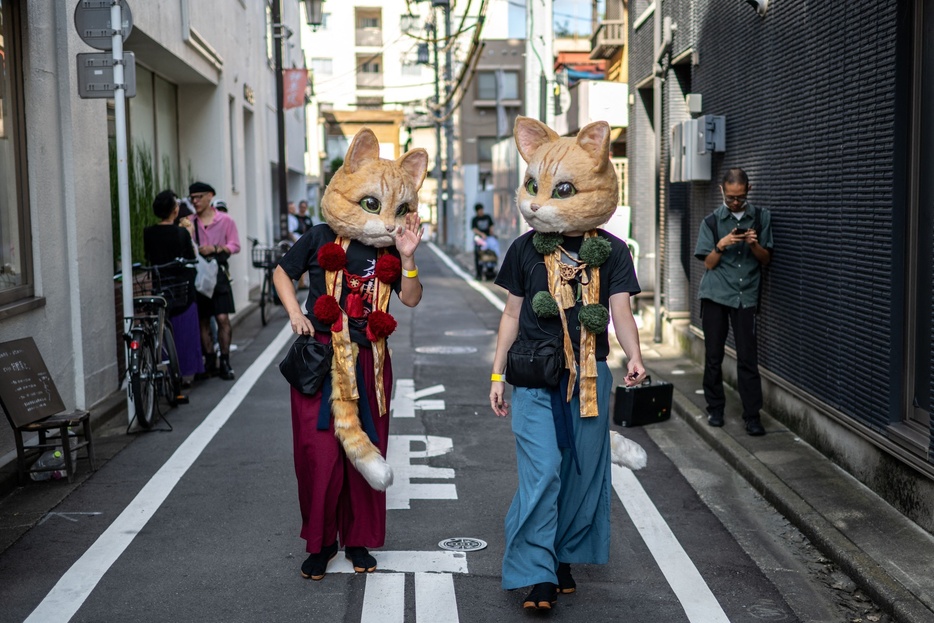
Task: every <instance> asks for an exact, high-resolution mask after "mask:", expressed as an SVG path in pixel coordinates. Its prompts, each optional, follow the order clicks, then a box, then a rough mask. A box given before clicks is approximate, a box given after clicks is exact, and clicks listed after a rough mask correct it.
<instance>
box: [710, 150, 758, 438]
mask: <svg viewBox="0 0 934 623" xmlns="http://www.w3.org/2000/svg"><path fill="white" fill-rule="evenodd" d="M751 188H752V186H751V185H750V184H749V176H748V175H747V174H746V172H745V171H743V170H742V169H739V168H734V169H730V170H728V171H727V172H726V174H725V175H724V176H723V182H722V183H721V185H720V193H721V197H722V198H723V203H722V204H721V205H720V206H719V207H718V208H717V209H716V210H714V211H713V213H712V214H709V215H707V217H706V218H705V219H704V220H703V222H702V223H701V226H700V233H699V234H698V237H697V247H696V249H695V251H694V256H695V257H696V258H697V259H699V260H701V261H702V262H704V266H705V268H706V269H707V270H706V272H705V273H704V276H703V278H702V279H701V283H700V289H699V291H698V298H699V299H700V301H701V325H702V327H703V329H704V348H705V356H704V398H705V400H706V401H707V413H708V417H707V423H708V424H709V425H710V426H723V411H724V406H725V405H726V397H725V395H724V391H723V356H724V348H725V346H726V338H727V333H728V331H729V328H730V326H732V327H733V338H734V340H735V342H736V376H737V386H738V389H739V396H740V399H741V401H742V403H743V421H744V423H745V427H746V432H747V433H748V434H749V435H752V436H759V435H764V434H765V428H763V426H762V422H761V420H760V418H759V411H760V410H761V409H762V380H761V378H760V376H759V355H758V348H757V345H756V313H757V312H758V308H759V290H760V287H761V281H762V267H763V266H767V265H768V264H769V262H770V261H771V259H772V245H773V242H772V217H771V214H770V213H769V211H768V210H767V209H765V208H760V207H756V206H753V205H752V204H750V203H749V201H748V199H747V197H748V195H749V191H750V189H751Z"/></svg>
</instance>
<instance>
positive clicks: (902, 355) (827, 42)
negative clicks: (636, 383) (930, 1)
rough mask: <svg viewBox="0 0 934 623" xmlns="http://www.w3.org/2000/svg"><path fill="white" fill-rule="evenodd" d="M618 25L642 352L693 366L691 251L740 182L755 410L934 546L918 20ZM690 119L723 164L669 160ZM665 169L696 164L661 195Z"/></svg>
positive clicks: (707, 11)
mask: <svg viewBox="0 0 934 623" xmlns="http://www.w3.org/2000/svg"><path fill="white" fill-rule="evenodd" d="M629 10H630V16H631V20H630V27H629V31H628V41H629V84H630V88H631V91H632V93H633V95H632V96H631V99H630V133H629V141H628V146H629V162H630V167H631V174H630V184H631V188H630V202H631V203H632V205H633V209H634V213H635V214H636V215H637V218H636V219H635V222H634V236H635V237H636V238H637V239H638V240H639V242H640V244H641V246H642V248H643V250H644V251H645V250H646V249H648V250H651V251H654V252H655V253H657V255H658V260H657V263H656V266H657V268H658V270H659V273H658V275H659V278H658V279H655V280H654V283H648V284H645V285H647V286H648V287H649V288H652V289H655V290H656V291H657V298H656V302H657V303H658V306H657V307H656V308H655V309H654V312H655V313H654V314H650V315H652V316H653V317H654V318H653V319H654V320H656V321H658V322H659V324H658V326H657V327H656V335H657V336H658V337H659V338H661V337H665V338H666V339H670V340H677V341H679V342H681V343H682V344H683V345H684V347H685V348H686V349H689V350H691V351H693V352H694V353H695V354H696V355H699V354H700V353H702V351H703V344H702V334H701V329H700V327H701V323H700V318H699V310H700V306H699V303H698V300H697V289H698V284H699V283H700V279H701V277H702V275H703V272H704V266H703V264H702V263H701V262H699V261H697V260H696V259H694V258H693V250H694V245H695V244H696V240H697V235H698V231H699V227H700V226H701V222H702V219H703V218H704V216H705V215H706V214H708V213H710V212H711V211H712V210H713V209H715V208H716V207H717V206H718V205H719V204H720V202H721V197H720V189H719V183H718V182H719V179H720V178H721V177H722V175H723V173H724V172H725V171H726V169H728V168H730V167H742V168H744V169H745V170H746V171H747V172H748V173H749V175H750V178H751V184H752V190H751V191H750V195H749V196H750V202H751V203H753V204H755V205H758V206H762V207H766V208H768V209H769V210H771V212H772V215H773V223H774V229H773V233H774V239H775V250H774V256H773V262H772V264H771V265H770V267H769V268H768V270H767V274H766V277H765V279H764V290H763V295H762V300H761V311H760V313H759V316H758V333H759V346H760V368H761V370H762V372H763V377H764V382H765V390H766V409H767V410H768V411H769V412H770V413H772V414H773V415H775V416H776V417H777V418H778V419H779V420H780V421H782V422H783V423H784V424H786V425H788V426H789V427H790V428H792V429H793V430H794V431H795V432H796V433H797V434H799V435H800V436H801V437H802V438H804V439H806V440H807V441H808V442H810V443H811V444H813V445H814V446H815V447H816V448H818V449H819V450H820V451H822V452H824V453H825V454H827V455H828V456H830V457H832V458H833V459H834V460H835V461H836V462H837V463H838V464H840V465H841V466H842V467H843V468H845V469H846V470H848V471H849V472H850V473H852V474H853V475H854V476H856V477H857V478H859V479H860V480H861V481H863V482H864V483H866V484H867V485H869V486H870V487H871V488H873V489H874V490H876V491H877V492H879V493H880V494H881V495H882V496H883V497H885V498H886V499H887V500H888V501H889V502H890V503H892V504H893V505H894V506H896V507H897V508H899V509H901V510H902V512H904V513H906V514H907V515H908V516H910V517H911V518H912V519H914V520H915V521H917V522H918V523H919V524H921V525H922V526H924V527H925V528H927V529H928V530H932V529H934V519H932V518H934V482H932V479H934V452H932V449H934V434H932V423H931V418H930V413H931V404H932V394H934V385H932V376H934V366H932V361H931V350H932V343H934V334H932V314H934V307H932V304H931V291H932V273H934V260H932V233H934V225H932V223H934V201H932V193H934V181H932V177H931V176H930V175H928V174H927V171H929V170H930V169H931V166H932V164H934V162H932V161H931V154H932V153H934V152H932V150H931V148H932V146H934V138H932V137H934V131H932V129H931V124H930V123H928V121H929V120H930V119H931V118H932V115H931V113H932V112H934V96H932V89H931V86H930V85H931V84H932V83H934V39H932V38H931V37H930V36H929V35H930V33H931V32H932V27H934V11H932V10H931V8H930V7H929V6H925V3H924V2H922V1H921V0H884V1H871V0H860V1H855V2H849V3H847V5H846V9H845V10H842V9H841V7H840V6H838V5H836V4H834V3H816V4H815V3H809V2H805V1H804V0H783V1H782V2H774V3H771V6H770V7H769V8H768V11H767V12H766V14H765V15H764V16H761V15H759V14H758V13H757V12H756V11H754V10H753V9H752V8H751V7H750V5H749V4H748V3H745V2H740V1H738V0H737V1H736V2H713V1H712V0H661V1H658V2H651V3H650V2H649V0H632V2H631V3H630V6H629ZM689 94H690V95H691V97H688V95H689ZM700 114H711V115H722V116H723V117H725V128H726V134H725V139H726V140H725V152H723V153H720V152H715V153H710V150H709V149H708V150H707V153H706V155H703V154H700V153H699V152H696V151H692V150H691V146H689V145H688V144H687V143H684V148H683V149H678V148H677V147H675V149H674V150H672V147H671V145H672V140H677V136H678V131H677V128H678V127H680V128H683V127H686V126H684V125H683V123H684V122H689V123H690V122H692V120H695V119H696V118H697V117H698V115H700ZM692 127H696V126H692ZM673 128H675V131H674V132H673V131H672V130H673ZM711 145H712V143H711ZM681 158H683V159H690V160H691V162H692V163H697V165H698V166H699V168H698V169H697V170H696V171H695V173H694V174H692V175H691V176H690V177H689V178H687V179H691V180H692V181H673V180H676V179H685V178H684V177H683V175H681V174H683V173H684V172H685V171H686V169H685V168H684V166H680V165H681V162H680V159H681ZM703 158H706V161H704V160H703ZM705 162H706V164H705ZM705 166H706V167H709V173H707V172H706V171H704V170H703V169H704V167H705ZM697 171H701V174H697ZM705 178H706V179H705ZM640 214H641V215H643V217H645V218H643V219H642V220H639V217H638V215H640ZM725 372H726V374H727V376H728V377H729V376H730V375H732V374H734V372H733V371H732V370H730V369H729V367H728V369H727V370H725Z"/></svg>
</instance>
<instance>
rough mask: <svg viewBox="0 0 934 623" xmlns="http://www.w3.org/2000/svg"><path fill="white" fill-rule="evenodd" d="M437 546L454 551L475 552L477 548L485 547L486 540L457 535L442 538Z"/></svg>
mask: <svg viewBox="0 0 934 623" xmlns="http://www.w3.org/2000/svg"><path fill="white" fill-rule="evenodd" d="M438 547H440V548H441V549H447V550H451V551H454V552H476V551H477V550H481V549H485V548H486V541H483V540H480V539H474V538H471V537H466V536H457V537H453V538H450V539H444V540H443V541H441V542H440V543H438Z"/></svg>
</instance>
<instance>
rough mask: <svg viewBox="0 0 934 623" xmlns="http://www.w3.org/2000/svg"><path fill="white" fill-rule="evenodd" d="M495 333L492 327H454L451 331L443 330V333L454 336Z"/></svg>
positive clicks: (475, 335)
mask: <svg viewBox="0 0 934 623" xmlns="http://www.w3.org/2000/svg"><path fill="white" fill-rule="evenodd" d="M494 333H496V331H494V330H493V329H454V330H453V331H445V332H444V334H445V335H451V336H454V337H478V336H481V335H493V334H494Z"/></svg>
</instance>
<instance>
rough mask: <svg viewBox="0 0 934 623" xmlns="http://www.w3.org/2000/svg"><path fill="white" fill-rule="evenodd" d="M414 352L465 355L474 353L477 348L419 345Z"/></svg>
mask: <svg viewBox="0 0 934 623" xmlns="http://www.w3.org/2000/svg"><path fill="white" fill-rule="evenodd" d="M415 352H416V353H423V354H429V355H465V354H467V353H475V352H477V349H476V348H474V347H473V346H419V347H418V348H416V349H415Z"/></svg>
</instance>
